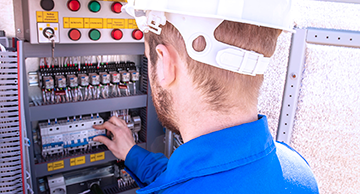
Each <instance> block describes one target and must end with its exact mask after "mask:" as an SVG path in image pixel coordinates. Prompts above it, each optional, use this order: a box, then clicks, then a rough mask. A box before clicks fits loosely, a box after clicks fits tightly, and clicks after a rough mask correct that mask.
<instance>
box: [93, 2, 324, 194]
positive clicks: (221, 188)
mask: <svg viewBox="0 0 360 194" xmlns="http://www.w3.org/2000/svg"><path fill="white" fill-rule="evenodd" d="M213 1H214V0H212V1H211V2H210V1H203V0H199V1H194V2H195V4H197V5H194V6H195V7H197V6H200V4H201V3H203V4H202V5H206V3H208V4H211V3H214V2H213ZM259 1H261V2H262V3H264V5H263V6H260V7H259V5H258V4H256V3H259ZM141 2H142V3H144V2H151V3H152V4H150V3H149V4H146V3H145V4H146V6H144V5H140V3H139V5H138V7H137V8H136V6H137V5H136V1H135V2H133V1H129V6H130V7H131V6H135V9H141V8H144V7H146V9H145V10H148V11H147V12H146V16H139V17H138V16H136V14H135V13H132V15H133V16H135V18H136V19H137V23H138V26H139V27H140V29H142V30H144V31H145V32H147V33H146V34H145V54H146V56H147V57H148V59H149V77H150V80H151V81H150V83H151V88H152V95H153V101H154V105H155V107H156V110H157V113H158V117H159V120H160V121H161V122H162V124H163V125H164V126H165V127H167V128H168V129H170V130H172V131H174V132H177V133H179V134H181V136H182V138H183V140H184V144H183V145H182V146H180V147H179V148H178V149H177V150H176V151H175V152H174V153H173V155H172V156H171V158H170V159H169V160H168V159H167V158H166V157H165V156H164V155H162V154H154V153H151V152H148V151H146V150H144V149H142V148H140V147H138V146H136V145H135V142H134V140H133V138H132V135H131V132H130V130H129V129H128V128H127V127H126V123H125V122H124V121H123V120H120V119H118V118H115V117H112V118H111V119H110V120H109V121H107V122H105V123H104V124H103V125H99V126H94V128H96V129H104V128H106V129H107V130H109V131H111V132H112V133H113V135H114V137H113V139H112V140H110V139H108V138H106V137H96V138H95V139H94V140H96V141H100V142H103V143H104V144H105V145H107V146H108V148H109V149H110V150H111V151H112V152H113V153H114V155H115V156H116V157H117V158H119V159H122V160H125V165H126V167H127V168H128V171H129V172H130V173H131V174H132V176H133V178H135V179H136V181H137V183H138V184H139V186H140V187H141V188H142V189H140V190H138V191H137V192H138V193H318V188H317V183H316V180H315V178H314V176H313V173H312V172H311V170H310V168H309V166H308V164H307V162H306V161H305V160H304V159H303V158H302V157H301V156H300V155H299V154H298V153H297V152H296V151H295V150H293V149H291V148H290V147H288V146H287V145H284V144H280V143H275V142H274V141H273V137H272V136H271V134H270V132H269V130H268V125H267V120H266V117H265V116H263V115H258V114H257V102H258V101H257V98H258V95H259V89H260V86H261V84H262V81H263V75H262V74H263V73H264V71H265V67H266V65H267V64H268V63H269V58H268V57H270V56H271V55H273V53H274V51H275V48H276V42H277V38H278V36H279V35H280V33H281V31H282V30H281V29H285V28H283V27H281V25H276V24H273V23H272V24H269V25H266V24H265V23H266V22H264V21H258V20H256V19H255V20H253V21H251V22H248V21H249V20H246V19H245V20H244V22H238V21H243V19H239V18H246V17H254V15H256V14H259V15H261V14H263V13H264V12H266V14H264V16H263V17H261V18H265V16H267V17H269V18H270V19H269V21H270V22H272V21H275V20H273V19H274V18H273V17H275V19H276V21H278V20H284V19H282V17H284V15H282V14H278V13H276V11H279V10H280V11H284V12H286V11H288V7H289V6H288V4H289V2H288V1H287V0H277V1H264V0H256V1H255V0H248V1H245V2H246V3H243V4H241V3H240V4H239V2H242V1H224V0H218V3H217V4H216V5H215V6H213V5H206V8H204V9H201V10H199V12H200V13H195V12H192V11H193V10H191V9H192V7H191V8H188V7H181V5H180V4H179V2H176V1H171V0H169V1H168V2H166V3H168V4H169V6H168V7H167V8H166V9H164V10H162V11H164V12H165V14H163V12H159V11H161V9H163V7H164V5H161V6H160V5H156V4H157V3H159V2H162V3H163V2H165V1H151V0H150V1H144V0H142V1H141ZM199 2H200V3H199ZM254 2H255V4H254V5H251V4H252V3H254ZM188 3H189V6H190V5H191V2H190V1H189V2H188ZM281 3H285V5H283V4H281ZM286 3H287V4H286ZM154 4H155V5H154ZM185 4H186V3H185ZM265 4H266V5H265ZM156 6H158V7H161V8H159V9H158V8H157V7H156ZM165 6H167V5H165ZM239 6H243V12H244V13H241V14H240V15H241V17H240V16H239V18H236V17H237V16H234V15H236V14H231V13H230V14H228V11H229V12H231V11H233V13H236V10H235V9H233V7H237V8H239ZM256 6H257V8H256V9H255V7H256ZM147 7H150V8H149V9H147ZM171 7H172V9H175V10H174V11H173V12H174V13H171V10H170V8H171ZM174 7H175V8H174ZM264 7H265V8H264ZM213 8H215V9H216V10H217V12H216V13H215V12H212V14H214V13H215V16H214V17H213V18H211V17H209V16H208V15H207V11H209V10H213ZM250 8H252V10H251V9H250ZM177 9H179V10H177ZM249 9H250V10H249ZM272 9H273V11H272ZM276 9H277V10H276ZM133 10H134V9H133ZM149 10H150V11H149ZM152 10H155V11H152ZM169 10H170V11H169ZM224 10H226V11H224ZM269 10H270V11H269ZM127 11H129V12H130V13H131V9H127ZM191 13H192V14H193V15H191ZM209 13H210V11H209ZM275 13H276V14H275ZM280 13H281V12H280ZM216 14H217V15H216ZM194 15H195V16H194ZM285 16H286V15H285ZM218 17H224V18H226V19H228V20H223V19H221V20H219V19H218ZM285 18H286V17H285ZM266 19H268V18H265V19H264V20H266ZM144 21H145V22H144ZM269 21H268V23H269ZM142 22H143V23H142ZM280 23H281V22H280ZM253 24H256V25H253ZM266 26H268V27H266ZM270 27H271V28H270Z"/></svg>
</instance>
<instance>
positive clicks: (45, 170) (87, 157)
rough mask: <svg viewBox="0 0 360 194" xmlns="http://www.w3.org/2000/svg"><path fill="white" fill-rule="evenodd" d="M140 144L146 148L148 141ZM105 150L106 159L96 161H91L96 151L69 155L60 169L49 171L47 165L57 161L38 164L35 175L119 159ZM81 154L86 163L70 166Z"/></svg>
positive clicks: (60, 171)
mask: <svg viewBox="0 0 360 194" xmlns="http://www.w3.org/2000/svg"><path fill="white" fill-rule="evenodd" d="M138 146H140V147H142V148H145V147H146V143H140V144H138ZM104 152H105V159H104V160H99V161H95V162H90V155H91V154H95V153H91V154H85V155H79V156H75V157H69V158H65V159H62V160H63V161H64V168H62V169H59V170H53V171H48V166H47V165H48V164H49V163H52V162H56V161H51V162H46V163H41V164H36V165H35V170H34V171H35V177H43V176H48V175H52V174H57V173H62V172H67V171H73V170H77V169H81V168H85V167H89V166H94V165H98V164H104V163H107V162H111V161H114V160H117V158H116V157H115V156H114V155H113V154H112V153H111V151H109V150H108V151H104ZM99 153H100V152H99ZM80 156H85V164H81V165H77V166H70V159H72V158H76V157H80ZM58 161H61V160H58Z"/></svg>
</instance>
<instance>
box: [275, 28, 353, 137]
mask: <svg viewBox="0 0 360 194" xmlns="http://www.w3.org/2000/svg"><path fill="white" fill-rule="evenodd" d="M306 43H311V44H319V45H333V46H345V47H355V48H360V32H357V31H345V30H333V29H317V28H308V29H298V30H296V34H294V36H293V37H292V44H291V51H290V56H289V65H288V71H287V77H286V83H285V89H284V96H283V102H282V108H281V114H280V120H279V126H278V132H277V137H276V140H277V141H281V142H285V143H287V144H290V140H291V134H292V130H293V126H294V118H295V112H296V108H297V102H298V97H299V92H300V86H301V74H302V71H303V67H304V64H305V50H306Z"/></svg>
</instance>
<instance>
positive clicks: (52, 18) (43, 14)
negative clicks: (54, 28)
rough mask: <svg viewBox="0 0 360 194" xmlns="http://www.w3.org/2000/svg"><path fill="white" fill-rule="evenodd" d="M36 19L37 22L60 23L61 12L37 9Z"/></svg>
mask: <svg viewBox="0 0 360 194" xmlns="http://www.w3.org/2000/svg"><path fill="white" fill-rule="evenodd" d="M36 21H37V22H47V23H58V22H59V14H58V12H57V11H37V12H36Z"/></svg>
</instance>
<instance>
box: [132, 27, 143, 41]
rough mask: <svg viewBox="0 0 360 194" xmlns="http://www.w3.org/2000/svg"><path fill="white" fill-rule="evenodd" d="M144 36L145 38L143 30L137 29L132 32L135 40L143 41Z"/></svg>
mask: <svg viewBox="0 0 360 194" xmlns="http://www.w3.org/2000/svg"><path fill="white" fill-rule="evenodd" d="M143 36H144V34H143V32H141V30H139V29H136V30H134V31H133V32H132V37H133V38H134V39H135V40H141V39H142V38H143Z"/></svg>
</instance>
